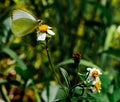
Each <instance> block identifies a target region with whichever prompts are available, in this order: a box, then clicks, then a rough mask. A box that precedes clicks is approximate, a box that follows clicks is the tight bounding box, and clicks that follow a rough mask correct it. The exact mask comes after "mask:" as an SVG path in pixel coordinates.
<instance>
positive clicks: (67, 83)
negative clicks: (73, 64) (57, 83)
mask: <svg viewBox="0 0 120 102" xmlns="http://www.w3.org/2000/svg"><path fill="white" fill-rule="evenodd" d="M60 71H61V73H62V75H63V77H64V79H65V82H66V85H67V88H68V89H70V80H69V75H68V73H67V71H66V70H65V69H64V68H60Z"/></svg>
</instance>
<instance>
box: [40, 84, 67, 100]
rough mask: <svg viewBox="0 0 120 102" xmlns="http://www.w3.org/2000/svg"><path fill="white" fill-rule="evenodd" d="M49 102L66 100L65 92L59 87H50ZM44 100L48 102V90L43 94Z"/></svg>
mask: <svg viewBox="0 0 120 102" xmlns="http://www.w3.org/2000/svg"><path fill="white" fill-rule="evenodd" d="M49 87H50V88H49V95H50V96H49V102H59V100H65V99H66V94H65V92H64V90H63V89H62V88H61V87H60V86H59V85H50V86H49ZM42 98H43V100H44V101H45V102H47V100H48V99H47V89H46V88H45V89H44V90H43V92H42ZM61 102H63V101H61Z"/></svg>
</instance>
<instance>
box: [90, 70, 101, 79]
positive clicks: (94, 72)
mask: <svg viewBox="0 0 120 102" xmlns="http://www.w3.org/2000/svg"><path fill="white" fill-rule="evenodd" d="M92 76H93V77H94V78H96V77H98V76H99V73H98V71H96V70H94V71H93V72H92Z"/></svg>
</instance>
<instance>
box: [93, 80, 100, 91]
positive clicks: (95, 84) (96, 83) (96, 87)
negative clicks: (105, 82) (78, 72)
mask: <svg viewBox="0 0 120 102" xmlns="http://www.w3.org/2000/svg"><path fill="white" fill-rule="evenodd" d="M100 90H101V81H100V80H95V81H93V87H92V91H93V92H96V91H97V92H100Z"/></svg>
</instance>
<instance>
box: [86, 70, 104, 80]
mask: <svg viewBox="0 0 120 102" xmlns="http://www.w3.org/2000/svg"><path fill="white" fill-rule="evenodd" d="M87 71H88V72H87V81H94V80H95V79H96V78H98V77H99V75H100V74H102V73H101V72H100V70H99V69H96V68H87Z"/></svg>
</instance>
